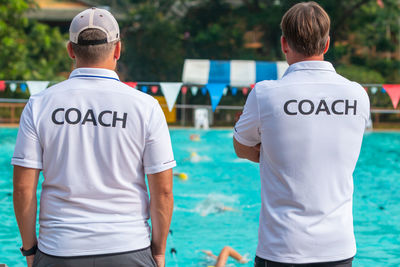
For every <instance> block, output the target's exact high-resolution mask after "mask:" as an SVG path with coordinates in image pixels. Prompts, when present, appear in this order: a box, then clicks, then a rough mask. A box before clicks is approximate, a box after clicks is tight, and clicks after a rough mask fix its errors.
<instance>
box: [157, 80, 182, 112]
mask: <svg viewBox="0 0 400 267" xmlns="http://www.w3.org/2000/svg"><path fill="white" fill-rule="evenodd" d="M181 86H182V83H160V87H161V91H162V93H163V94H164V97H165V101H166V102H167V106H168V110H169V111H171V110H172V109H173V107H174V105H175V102H176V99H177V97H178V95H179V92H180V91H181Z"/></svg>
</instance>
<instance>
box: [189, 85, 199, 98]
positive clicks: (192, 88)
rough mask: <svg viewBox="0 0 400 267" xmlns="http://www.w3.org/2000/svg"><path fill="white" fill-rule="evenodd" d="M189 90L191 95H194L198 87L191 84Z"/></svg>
mask: <svg viewBox="0 0 400 267" xmlns="http://www.w3.org/2000/svg"><path fill="white" fill-rule="evenodd" d="M190 91H191V92H192V95H193V96H195V95H197V92H198V91H199V87H197V86H192V87H191V88H190Z"/></svg>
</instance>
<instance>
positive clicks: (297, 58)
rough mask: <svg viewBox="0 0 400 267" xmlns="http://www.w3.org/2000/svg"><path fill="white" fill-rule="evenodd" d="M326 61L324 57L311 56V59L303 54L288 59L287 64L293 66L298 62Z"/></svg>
mask: <svg viewBox="0 0 400 267" xmlns="http://www.w3.org/2000/svg"><path fill="white" fill-rule="evenodd" d="M323 60H324V55H323V54H322V55H317V56H310V57H305V56H304V55H301V54H295V55H292V56H291V57H290V58H289V57H288V58H287V62H288V64H289V65H292V64H294V63H297V62H301V61H323Z"/></svg>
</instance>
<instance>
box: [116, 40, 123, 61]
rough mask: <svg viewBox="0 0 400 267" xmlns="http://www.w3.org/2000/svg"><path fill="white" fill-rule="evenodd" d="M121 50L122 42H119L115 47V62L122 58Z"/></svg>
mask: <svg viewBox="0 0 400 267" xmlns="http://www.w3.org/2000/svg"><path fill="white" fill-rule="evenodd" d="M121 48H122V44H121V41H118V43H117V44H116V45H115V50H114V59H115V60H118V59H119V58H120V57H121Z"/></svg>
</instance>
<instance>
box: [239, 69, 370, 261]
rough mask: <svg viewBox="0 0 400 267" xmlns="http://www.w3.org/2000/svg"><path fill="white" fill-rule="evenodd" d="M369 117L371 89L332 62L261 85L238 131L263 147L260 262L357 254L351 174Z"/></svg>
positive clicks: (246, 142)
mask: <svg viewBox="0 0 400 267" xmlns="http://www.w3.org/2000/svg"><path fill="white" fill-rule="evenodd" d="M369 114H370V113H369V99H368V95H367V93H366V92H365V90H364V89H363V88H362V87H361V86H360V85H359V84H357V83H355V82H350V81H348V80H347V79H345V78H343V77H342V76H340V75H338V74H337V73H336V72H335V70H334V68H333V66H332V65H331V64H330V63H329V62H326V61H304V62H299V63H296V64H292V65H291V66H290V67H289V68H288V70H287V71H286V73H285V75H284V76H283V78H282V79H281V80H277V81H263V82H260V83H257V85H256V86H255V88H254V89H253V90H252V91H251V93H250V95H249V97H248V99H247V102H246V105H245V107H244V112H243V114H242V116H241V117H240V120H239V121H238V123H237V124H236V126H235V132H234V137H235V139H236V140H237V141H238V142H239V143H241V144H243V145H246V146H255V145H257V144H259V143H260V142H261V153H260V176H261V199H262V205H261V214H260V226H259V241H258V247H257V253H256V254H257V256H259V257H261V258H264V259H268V260H272V261H277V262H284V263H312V262H327V261H338V260H343V259H347V258H350V257H352V256H354V255H355V253H356V244H355V238H354V233H353V217H352V204H353V202H352V195H353V177H352V174H353V171H354V168H355V166H356V162H357V159H358V156H359V153H360V148H361V143H362V138H363V133H364V129H365V125H366V122H367V120H368V117H369Z"/></svg>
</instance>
